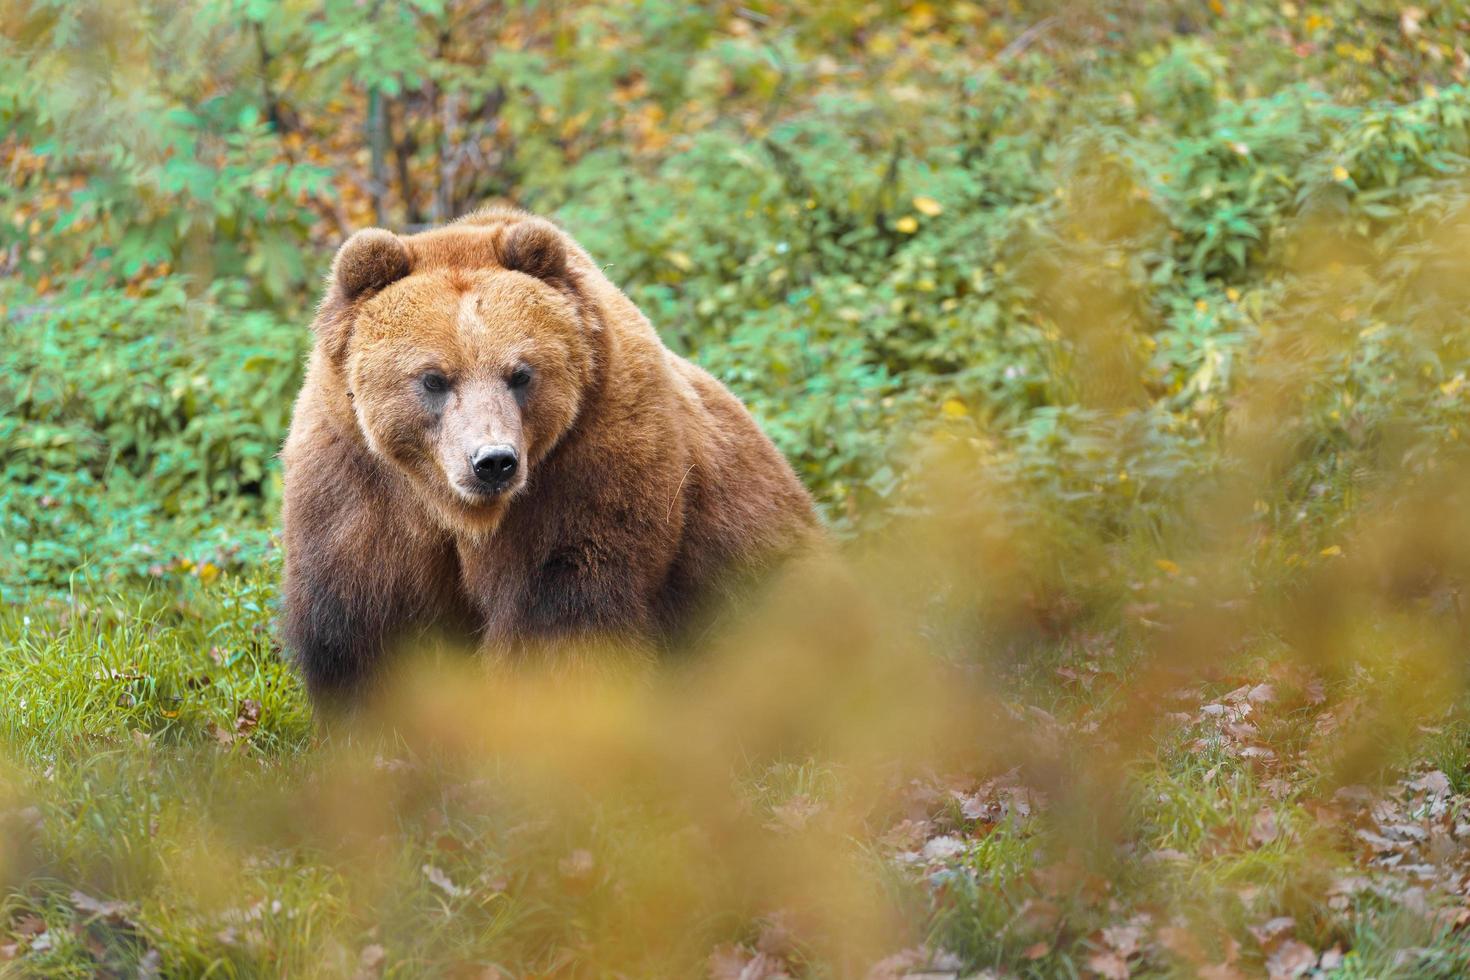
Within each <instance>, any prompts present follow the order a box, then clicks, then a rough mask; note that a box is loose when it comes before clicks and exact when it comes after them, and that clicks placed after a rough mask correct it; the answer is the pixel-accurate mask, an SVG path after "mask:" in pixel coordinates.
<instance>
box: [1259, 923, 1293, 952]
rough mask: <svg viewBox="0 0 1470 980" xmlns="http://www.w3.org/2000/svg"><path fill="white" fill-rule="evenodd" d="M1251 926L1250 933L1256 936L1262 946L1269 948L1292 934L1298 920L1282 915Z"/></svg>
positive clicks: (1272, 947)
mask: <svg viewBox="0 0 1470 980" xmlns="http://www.w3.org/2000/svg"><path fill="white" fill-rule="evenodd" d="M1249 928H1250V934H1251V935H1252V936H1255V937H1256V942H1258V943H1260V944H1261V948H1262V949H1267V950H1269V949H1274V948H1275V947H1276V944H1277V943H1279V942H1280V941H1281V940H1283V939H1285V938H1286V937H1287V936H1289V935H1290V934H1291V931H1292V930H1293V929H1295V928H1296V920H1295V919H1293V918H1291V917H1290V916H1287V915H1282V916H1277V917H1276V918H1274V919H1271V920H1269V921H1267V922H1263V923H1261V924H1260V925H1258V926H1250V927H1249Z"/></svg>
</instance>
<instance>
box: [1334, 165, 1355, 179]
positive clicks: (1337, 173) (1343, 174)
mask: <svg viewBox="0 0 1470 980" xmlns="http://www.w3.org/2000/svg"><path fill="white" fill-rule="evenodd" d="M1351 176H1352V174H1350V173H1348V169H1347V167H1344V166H1343V165H1342V164H1340V163H1339V164H1338V165H1337V166H1335V167H1333V168H1332V179H1333V180H1335V181H1337V182H1338V183H1339V184H1345V183H1347V181H1348V178H1349V177H1351Z"/></svg>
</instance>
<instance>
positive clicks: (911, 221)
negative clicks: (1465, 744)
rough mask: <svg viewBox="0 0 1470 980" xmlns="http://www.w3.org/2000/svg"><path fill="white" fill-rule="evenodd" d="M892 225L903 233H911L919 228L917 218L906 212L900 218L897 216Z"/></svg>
mask: <svg viewBox="0 0 1470 980" xmlns="http://www.w3.org/2000/svg"><path fill="white" fill-rule="evenodd" d="M893 227H895V228H897V229H898V230H899V231H901V232H903V233H904V234H905V235H912V234H913V233H914V232H916V231H918V230H919V219H918V218H915V217H914V216H913V215H911V214H906V215H904V216H903V217H902V218H899V219H898V221H896V222H894V225H893Z"/></svg>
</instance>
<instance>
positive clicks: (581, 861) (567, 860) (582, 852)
mask: <svg viewBox="0 0 1470 980" xmlns="http://www.w3.org/2000/svg"><path fill="white" fill-rule="evenodd" d="M595 866H596V862H595V861H593V859H592V852H591V851H589V850H587V849H586V848H578V849H577V850H575V851H573V852H572V853H570V854H568V855H567V856H566V857H564V858H562V859H561V860H560V861H558V862H556V870H557V872H558V873H560V874H561V876H562V880H563V881H566V882H571V883H584V882H587V881H589V880H590V879H591V878H592V870H593V868H594V867H595Z"/></svg>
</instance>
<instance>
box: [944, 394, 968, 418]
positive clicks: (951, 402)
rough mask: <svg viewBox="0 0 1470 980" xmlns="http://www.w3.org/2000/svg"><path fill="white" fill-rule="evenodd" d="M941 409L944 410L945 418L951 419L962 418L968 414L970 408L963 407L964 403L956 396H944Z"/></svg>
mask: <svg viewBox="0 0 1470 980" xmlns="http://www.w3.org/2000/svg"><path fill="white" fill-rule="evenodd" d="M941 410H942V411H943V412H944V414H945V417H946V418H951V419H962V418H964V417H965V416H966V415H969V414H970V410H969V409H968V408H966V407H965V403H964V402H962V401H960V400H959V399H958V398H946V399H945V400H944V405H943V406H941Z"/></svg>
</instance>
